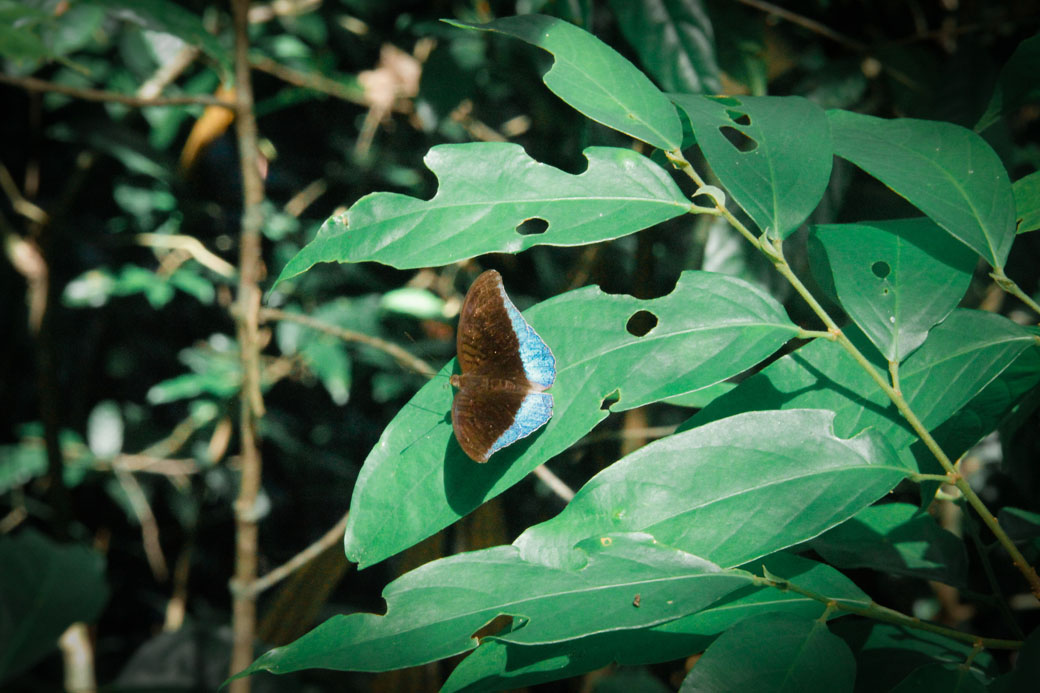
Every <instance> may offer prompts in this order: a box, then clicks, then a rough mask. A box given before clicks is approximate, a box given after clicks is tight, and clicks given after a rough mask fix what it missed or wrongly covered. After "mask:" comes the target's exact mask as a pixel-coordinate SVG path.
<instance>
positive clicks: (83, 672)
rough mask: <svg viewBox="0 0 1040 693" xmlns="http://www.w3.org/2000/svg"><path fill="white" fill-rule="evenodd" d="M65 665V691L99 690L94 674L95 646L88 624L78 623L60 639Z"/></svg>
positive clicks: (90, 692)
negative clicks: (91, 639) (92, 642)
mask: <svg viewBox="0 0 1040 693" xmlns="http://www.w3.org/2000/svg"><path fill="white" fill-rule="evenodd" d="M58 647H60V648H61V657H62V661H63V663H64V665H65V672H64V673H65V677H64V678H65V690H66V691H75V693H93V692H94V691H96V690H97V678H96V676H95V674H94V646H93V645H92V644H91V641H90V632H89V631H88V630H87V624H86V623H83V622H82V621H77V622H76V623H73V624H72V625H71V626H69V627H68V628H66V629H65V632H64V633H62V634H61V637H60V638H58Z"/></svg>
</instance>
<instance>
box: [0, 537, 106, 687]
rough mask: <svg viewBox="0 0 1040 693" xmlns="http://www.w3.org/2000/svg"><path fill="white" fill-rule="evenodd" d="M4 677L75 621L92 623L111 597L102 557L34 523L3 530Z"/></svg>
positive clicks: (0, 610)
mask: <svg viewBox="0 0 1040 693" xmlns="http://www.w3.org/2000/svg"><path fill="white" fill-rule="evenodd" d="M0 565H2V566H3V570H0V643H2V647H0V681H4V680H7V679H10V678H12V677H14V676H15V675H16V674H18V673H19V672H22V671H24V670H26V669H28V668H29V667H30V666H32V665H33V664H35V663H36V662H37V661H39V660H40V659H42V658H43V657H45V656H46V655H47V654H48V653H49V652H51V651H53V650H54V649H56V648H57V646H58V636H60V635H61V634H62V633H63V632H64V631H65V629H66V628H68V627H69V626H70V625H72V624H73V623H75V622H76V621H85V622H87V623H93V622H94V621H95V620H96V619H97V618H98V616H99V615H100V614H101V609H102V608H103V607H104V605H105V602H106V601H107V600H108V587H107V585H106V584H105V561H104V559H103V558H102V557H101V556H100V555H99V554H97V553H95V552H94V551H92V550H91V549H89V548H87V547H86V546H80V545H74V544H69V545H62V544H58V543H56V542H53V541H51V540H50V539H48V538H47V537H45V536H44V535H42V534H40V533H39V532H37V531H35V530H33V529H24V530H22V531H21V532H19V533H18V534H16V535H14V536H11V535H7V536H0Z"/></svg>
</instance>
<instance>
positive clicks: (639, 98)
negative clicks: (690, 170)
mask: <svg viewBox="0 0 1040 693" xmlns="http://www.w3.org/2000/svg"><path fill="white" fill-rule="evenodd" d="M446 21H447V20H446ZM449 24H453V25H455V26H458V27H462V28H465V29H479V30H481V31H494V32H498V33H502V34H507V35H509V36H515V37H516V38H518V39H522V40H524V41H527V42H528V43H531V44H533V45H535V46H538V47H539V48H543V49H545V50H547V51H549V52H550V53H552V54H553V57H554V58H555V60H554V62H553V66H552V67H551V68H550V69H549V71H548V72H547V73H545V76H544V77H543V78H542V79H543V81H544V82H545V86H547V87H549V89H550V90H551V91H552V92H553V93H554V94H556V95H557V96H559V97H560V98H561V99H563V100H564V101H565V102H567V103H568V104H570V105H571V106H572V107H574V108H575V109H576V110H577V111H579V112H581V113H583V114H585V115H586V116H588V117H589V118H591V119H593V120H595V121H596V122H598V123H602V124H604V125H606V126H607V127H610V128H614V129H615V130H619V131H621V132H624V133H626V134H628V135H631V136H632V137H635V138H637V139H640V140H643V141H644V142H646V143H647V144H651V145H653V146H655V147H657V148H658V149H665V150H672V149H678V148H679V145H680V144H681V143H682V125H681V124H680V122H679V117H678V115H676V113H675V108H674V107H673V106H672V104H670V103H669V102H668V99H667V98H666V97H665V96H664V94H662V93H661V92H660V91H659V90H658V89H657V87H655V86H654V84H653V82H651V81H650V80H649V79H648V78H647V76H646V75H644V74H643V73H642V72H640V71H639V70H638V69H636V67H635V66H634V65H633V64H632V63H630V62H629V61H628V60H626V59H625V58H624V57H622V56H621V54H620V53H618V52H617V51H615V50H614V49H613V48H611V47H610V46H608V45H607V44H605V43H603V42H602V41H600V40H599V39H598V38H596V37H595V36H593V35H592V34H590V33H588V32H587V31H585V30H583V29H579V28H578V27H576V26H574V25H573V24H569V23H567V22H565V21H563V20H562V19H557V18H556V17H548V16H545V15H540V14H526V15H519V16H516V17H503V18H502V19H497V20H495V21H493V22H489V23H487V24H466V23H464V22H453V21H449Z"/></svg>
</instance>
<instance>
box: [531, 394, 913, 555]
mask: <svg viewBox="0 0 1040 693" xmlns="http://www.w3.org/2000/svg"><path fill="white" fill-rule="evenodd" d="M832 421H833V414H831V413H830V412H824V411H813V410H798V411H785V412H781V411H769V412H749V413H746V414H740V415H737V416H734V417H731V418H728V419H723V420H721V421H715V422H713V423H711V424H708V425H705V426H702V427H700V428H696V429H693V430H692V431H686V432H685V433H680V434H676V435H673V436H670V437H668V438H664V439H662V440H658V441H655V442H653V443H651V444H649V445H647V446H645V447H643V448H640V449H639V450H637V451H636V452H634V453H632V454H630V455H628V456H627V457H624V458H623V459H621V460H620V461H618V462H616V463H614V464H613V465H611V466H610V467H608V468H607V469H605V470H603V471H602V472H600V473H599V474H597V475H596V476H594V477H593V478H592V479H590V480H589V481H588V483H586V484H585V485H584V486H583V487H582V488H581V490H580V491H578V493H577V494H576V495H575V496H574V499H573V500H571V502H570V503H568V504H567V507H566V508H564V509H563V511H562V512H561V513H560V514H559V515H557V516H556V517H554V518H553V519H552V520H549V521H548V522H543V523H541V524H539V525H535V526H534V527H530V528H528V529H527V531H525V532H524V533H523V534H521V535H520V536H519V537H518V538H517V540H516V542H515V545H516V546H517V547H519V549H520V552H521V554H522V555H523V556H524V558H526V559H527V560H530V561H538V562H540V563H545V564H547V565H571V566H573V565H574V562H575V561H576V560H579V558H580V557H579V556H576V555H575V554H574V553H573V551H572V549H571V547H572V546H574V545H575V544H576V543H577V542H578V541H580V540H581V539H583V538H584V537H587V536H591V535H593V534H596V533H599V532H606V531H627V532H648V533H650V534H652V535H654V536H655V537H657V538H658V539H659V540H660V541H662V542H664V543H666V544H668V545H669V546H675V547H676V548H680V549H682V550H683V551H688V552H690V553H693V554H695V555H698V556H704V557H706V558H708V559H710V560H711V561H713V562H715V563H718V564H719V565H721V566H725V567H731V566H736V565H740V564H743V563H746V562H748V561H751V560H753V559H755V558H757V557H760V556H765V555H768V554H770V553H773V552H774V551H778V550H780V549H782V548H785V547H788V546H792V545H794V544H798V543H801V542H803V541H805V540H806V539H810V538H812V537H814V536H816V535H817V534H819V533H820V532H823V531H824V530H826V529H829V528H830V527H833V526H834V525H836V524H838V523H840V522H842V521H844V520H846V519H848V518H849V517H852V516H853V515H855V514H856V513H857V512H859V511H860V510H861V509H863V508H865V507H866V506H868V505H870V504H871V503H873V502H874V501H875V500H877V499H878V498H880V497H882V496H883V495H885V494H886V493H888V492H889V491H890V490H891V489H892V488H893V487H894V486H895V485H896V484H898V483H899V482H900V481H901V480H903V479H904V478H906V477H907V476H908V471H909V470H907V469H906V468H905V467H904V466H902V464H901V463H900V462H899V460H898V459H897V458H896V455H895V452H894V451H893V450H892V448H891V447H890V446H889V445H888V443H886V442H885V440H884V439H883V438H882V437H881V436H878V435H876V434H874V433H873V432H863V433H861V434H859V435H858V436H856V437H855V438H852V439H849V440H845V439H842V438H839V437H837V436H835V435H834V433H833V431H832V430H831V423H832Z"/></svg>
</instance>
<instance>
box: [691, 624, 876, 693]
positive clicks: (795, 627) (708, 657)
mask: <svg viewBox="0 0 1040 693" xmlns="http://www.w3.org/2000/svg"><path fill="white" fill-rule="evenodd" d="M855 679H856V662H855V660H854V659H853V657H852V652H851V651H850V650H849V648H848V645H846V644H845V643H844V642H842V640H841V638H839V637H837V636H836V635H833V634H832V633H831V632H830V631H829V630H828V629H827V625H826V624H824V623H820V622H819V621H818V620H815V619H809V618H805V617H803V616H796V615H792V614H765V615H762V616H758V617H755V618H750V619H748V620H746V621H741V622H740V623H738V624H737V625H735V626H734V627H733V628H731V629H730V630H728V631H726V632H725V633H723V634H722V636H720V637H719V639H718V640H716V641H715V642H714V643H712V645H711V647H709V648H708V649H707V650H706V651H705V652H704V654H703V655H702V656H701V658H700V659H699V660H697V664H696V666H694V667H693V669H692V670H691V671H690V675H689V676H687V677H686V680H685V681H683V684H682V687H681V688H679V691H680V693H695V692H696V691H710V692H711V693H724V692H725V691H734V692H743V691H756V692H768V691H784V692H789V693H794V692H796V691H836V692H837V691H852V687H853V683H854V682H855Z"/></svg>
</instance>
